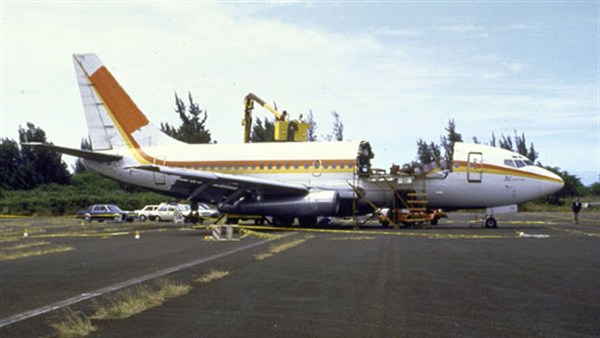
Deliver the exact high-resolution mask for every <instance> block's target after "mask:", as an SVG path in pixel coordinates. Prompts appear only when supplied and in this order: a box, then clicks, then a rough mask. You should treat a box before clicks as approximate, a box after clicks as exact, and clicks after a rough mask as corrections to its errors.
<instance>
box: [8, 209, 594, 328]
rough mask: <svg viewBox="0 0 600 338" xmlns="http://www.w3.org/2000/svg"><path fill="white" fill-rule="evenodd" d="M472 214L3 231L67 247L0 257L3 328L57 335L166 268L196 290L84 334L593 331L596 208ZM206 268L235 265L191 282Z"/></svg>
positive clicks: (11, 243)
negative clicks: (214, 236) (76, 317)
mask: <svg viewBox="0 0 600 338" xmlns="http://www.w3.org/2000/svg"><path fill="white" fill-rule="evenodd" d="M470 219H471V215H469V214H458V213H454V214H450V219H449V220H446V221H443V222H442V223H443V224H441V225H440V226H437V227H433V228H427V229H421V228H415V229H399V230H394V229H389V228H388V229H384V228H381V227H379V226H377V225H375V224H367V225H363V226H361V227H360V228H359V229H353V227H351V226H349V227H348V226H338V227H333V228H331V229H298V228H288V229H283V230H281V229H280V230H278V231H276V230H272V229H260V228H252V229H251V230H252V231H254V232H256V233H261V234H268V235H283V237H282V238H280V239H272V240H269V239H268V238H265V237H264V236H256V237H252V236H251V237H247V238H244V239H241V240H239V241H232V242H216V241H206V240H205V239H204V237H205V236H207V235H209V232H208V231H207V230H204V229H196V230H193V229H189V228H182V227H180V226H177V225H172V224H171V225H163V226H160V227H157V226H155V227H153V228H140V229H142V230H137V231H139V232H138V234H139V235H140V236H139V238H138V239H136V238H135V231H136V230H135V227H136V225H132V226H130V227H129V228H128V229H122V230H123V231H118V230H120V229H119V228H118V225H116V226H117V228H116V229H115V228H108V227H107V228H105V229H104V230H106V231H104V230H103V231H98V232H95V233H94V234H95V235H93V236H92V235H91V233H89V234H90V235H89V236H88V235H85V234H81V233H80V234H79V235H77V236H75V235H74V234H73V231H72V227H67V228H65V229H69V231H66V230H65V229H63V228H61V227H60V226H55V224H54V225H53V227H52V230H51V231H50V230H48V231H41V230H40V231H38V232H36V233H32V234H31V235H29V236H28V237H27V238H21V237H20V236H19V238H18V240H16V239H15V240H9V239H10V238H12V237H11V236H12V235H8V234H9V232H4V231H3V232H2V234H3V235H2V239H3V241H2V242H0V243H1V245H2V250H3V252H4V253H6V252H11V250H12V249H13V248H14V247H15V246H16V245H17V244H23V243H36V242H45V243H47V244H44V245H45V246H50V247H70V248H72V249H71V250H69V251H65V252H55V253H48V254H44V255H40V256H33V257H26V258H19V259H10V260H1V261H0V296H1V297H0V316H1V318H0V326H1V328H0V336H1V337H24V336H51V335H53V334H54V330H53V329H52V327H51V326H50V324H52V323H55V322H56V321H58V320H60V318H61V316H64V309H66V308H69V309H73V310H75V311H81V312H82V313H85V314H86V315H88V316H91V315H92V314H93V302H94V301H98V300H101V299H102V298H103V297H109V296H110V295H111V294H113V293H115V292H119V291H120V290H122V289H127V288H129V287H132V286H135V285H137V284H139V283H153V282H155V281H156V280H157V279H161V278H168V279H169V280H173V281H177V282H180V283H184V284H187V285H190V286H191V287H192V288H191V291H190V292H189V293H187V294H185V295H183V296H181V297H178V298H174V299H171V300H169V301H167V302H165V303H164V304H162V305H161V306H158V307H155V308H152V309H148V310H147V311H144V312H142V313H140V314H138V315H135V316H133V317H130V318H127V319H119V320H92V324H93V325H94V326H95V327H96V331H94V332H92V333H91V334H90V335H89V337H142V336H143V337H258V336H260V337H265V336H277V337H281V336H286V337H342V336H343V337H349V336H351V337H354V336H355V337H383V336H385V337H422V336H448V337H454V336H460V337H465V336H477V337H482V336H484V337H497V336H513V337H514V336H519V337H555V336H556V337H598V336H600V223H599V221H598V213H586V214H583V215H582V222H581V224H578V225H575V224H572V222H571V220H570V215H569V214H567V213H518V214H514V215H503V216H502V217H498V220H499V228H498V229H482V228H480V227H479V226H477V224H474V223H470V222H469V221H470ZM27 222H29V223H31V220H23V223H24V224H25V223H27ZM41 228H43V226H41ZM2 229H3V230H5V229H6V227H3V228H2ZM11 231H12V232H10V234H15V233H16V234H19V233H20V231H21V229H19V228H18V226H17V229H16V230H15V229H14V226H13V228H11ZM86 233H87V232H86ZM50 234H51V235H52V236H50ZM237 236H238V234H237V233H236V237H237ZM14 237H15V238H16V236H14ZM292 242H293V243H294V244H295V246H293V247H289V248H287V249H280V250H279V251H278V250H277V249H276V248H278V247H280V248H281V247H282V244H286V243H292ZM265 253H270V256H268V257H266V258H264V257H265V256H261V254H265ZM259 257H261V258H262V259H259ZM214 269H218V270H222V271H227V272H229V275H228V276H226V277H224V278H222V279H219V280H215V281H212V282H210V283H206V284H203V283H198V282H196V281H195V280H196V279H198V278H199V277H200V276H203V275H205V274H206V273H207V272H209V271H211V270H214ZM24 315H26V316H24Z"/></svg>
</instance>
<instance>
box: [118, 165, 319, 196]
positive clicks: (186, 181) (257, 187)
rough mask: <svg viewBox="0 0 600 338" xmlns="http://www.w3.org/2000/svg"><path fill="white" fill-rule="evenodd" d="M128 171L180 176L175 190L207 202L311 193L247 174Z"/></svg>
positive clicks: (148, 168) (147, 168)
mask: <svg viewBox="0 0 600 338" xmlns="http://www.w3.org/2000/svg"><path fill="white" fill-rule="evenodd" d="M125 169H137V170H145V171H150V172H154V173H159V174H165V175H169V176H173V177H176V178H177V180H176V182H175V184H174V185H173V186H174V187H173V188H172V189H177V190H180V191H181V192H183V191H182V190H187V191H188V192H189V197H188V199H190V200H191V199H194V198H195V197H198V196H200V197H202V195H204V196H210V198H208V197H205V198H204V199H207V200H212V201H215V200H218V199H215V197H216V196H220V198H227V196H229V195H231V194H233V193H234V192H236V191H240V190H243V191H248V190H249V191H256V192H259V193H260V194H261V195H269V196H282V195H285V196H301V195H305V194H307V193H308V191H309V187H307V186H305V185H302V184H294V183H286V182H280V181H275V180H267V179H260V178H254V177H249V176H245V175H231V174H223V173H216V172H209V171H202V170H188V169H179V168H169V167H163V166H157V165H134V166H127V167H125Z"/></svg>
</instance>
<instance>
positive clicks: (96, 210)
mask: <svg viewBox="0 0 600 338" xmlns="http://www.w3.org/2000/svg"><path fill="white" fill-rule="evenodd" d="M76 217H77V218H82V219H83V220H85V221H86V222H88V223H89V222H91V221H100V222H102V221H104V220H113V221H115V222H120V221H127V222H133V219H134V218H135V213H133V212H131V211H126V210H122V209H121V208H119V207H118V206H116V205H114V204H92V205H90V206H89V207H88V208H87V209H85V210H81V211H79V212H77V216H76Z"/></svg>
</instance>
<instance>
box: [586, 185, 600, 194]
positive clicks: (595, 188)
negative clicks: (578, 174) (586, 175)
mask: <svg viewBox="0 0 600 338" xmlns="http://www.w3.org/2000/svg"><path fill="white" fill-rule="evenodd" d="M588 190H589V191H590V193H591V194H592V196H600V182H596V183H593V184H592V185H590V186H589V188H588Z"/></svg>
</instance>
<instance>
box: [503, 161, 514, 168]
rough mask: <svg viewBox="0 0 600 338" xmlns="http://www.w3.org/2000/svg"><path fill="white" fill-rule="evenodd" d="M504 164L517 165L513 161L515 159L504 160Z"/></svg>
mask: <svg viewBox="0 0 600 338" xmlns="http://www.w3.org/2000/svg"><path fill="white" fill-rule="evenodd" d="M504 165H507V166H509V167H513V168H514V167H515V163H514V162H513V160H504Z"/></svg>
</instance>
